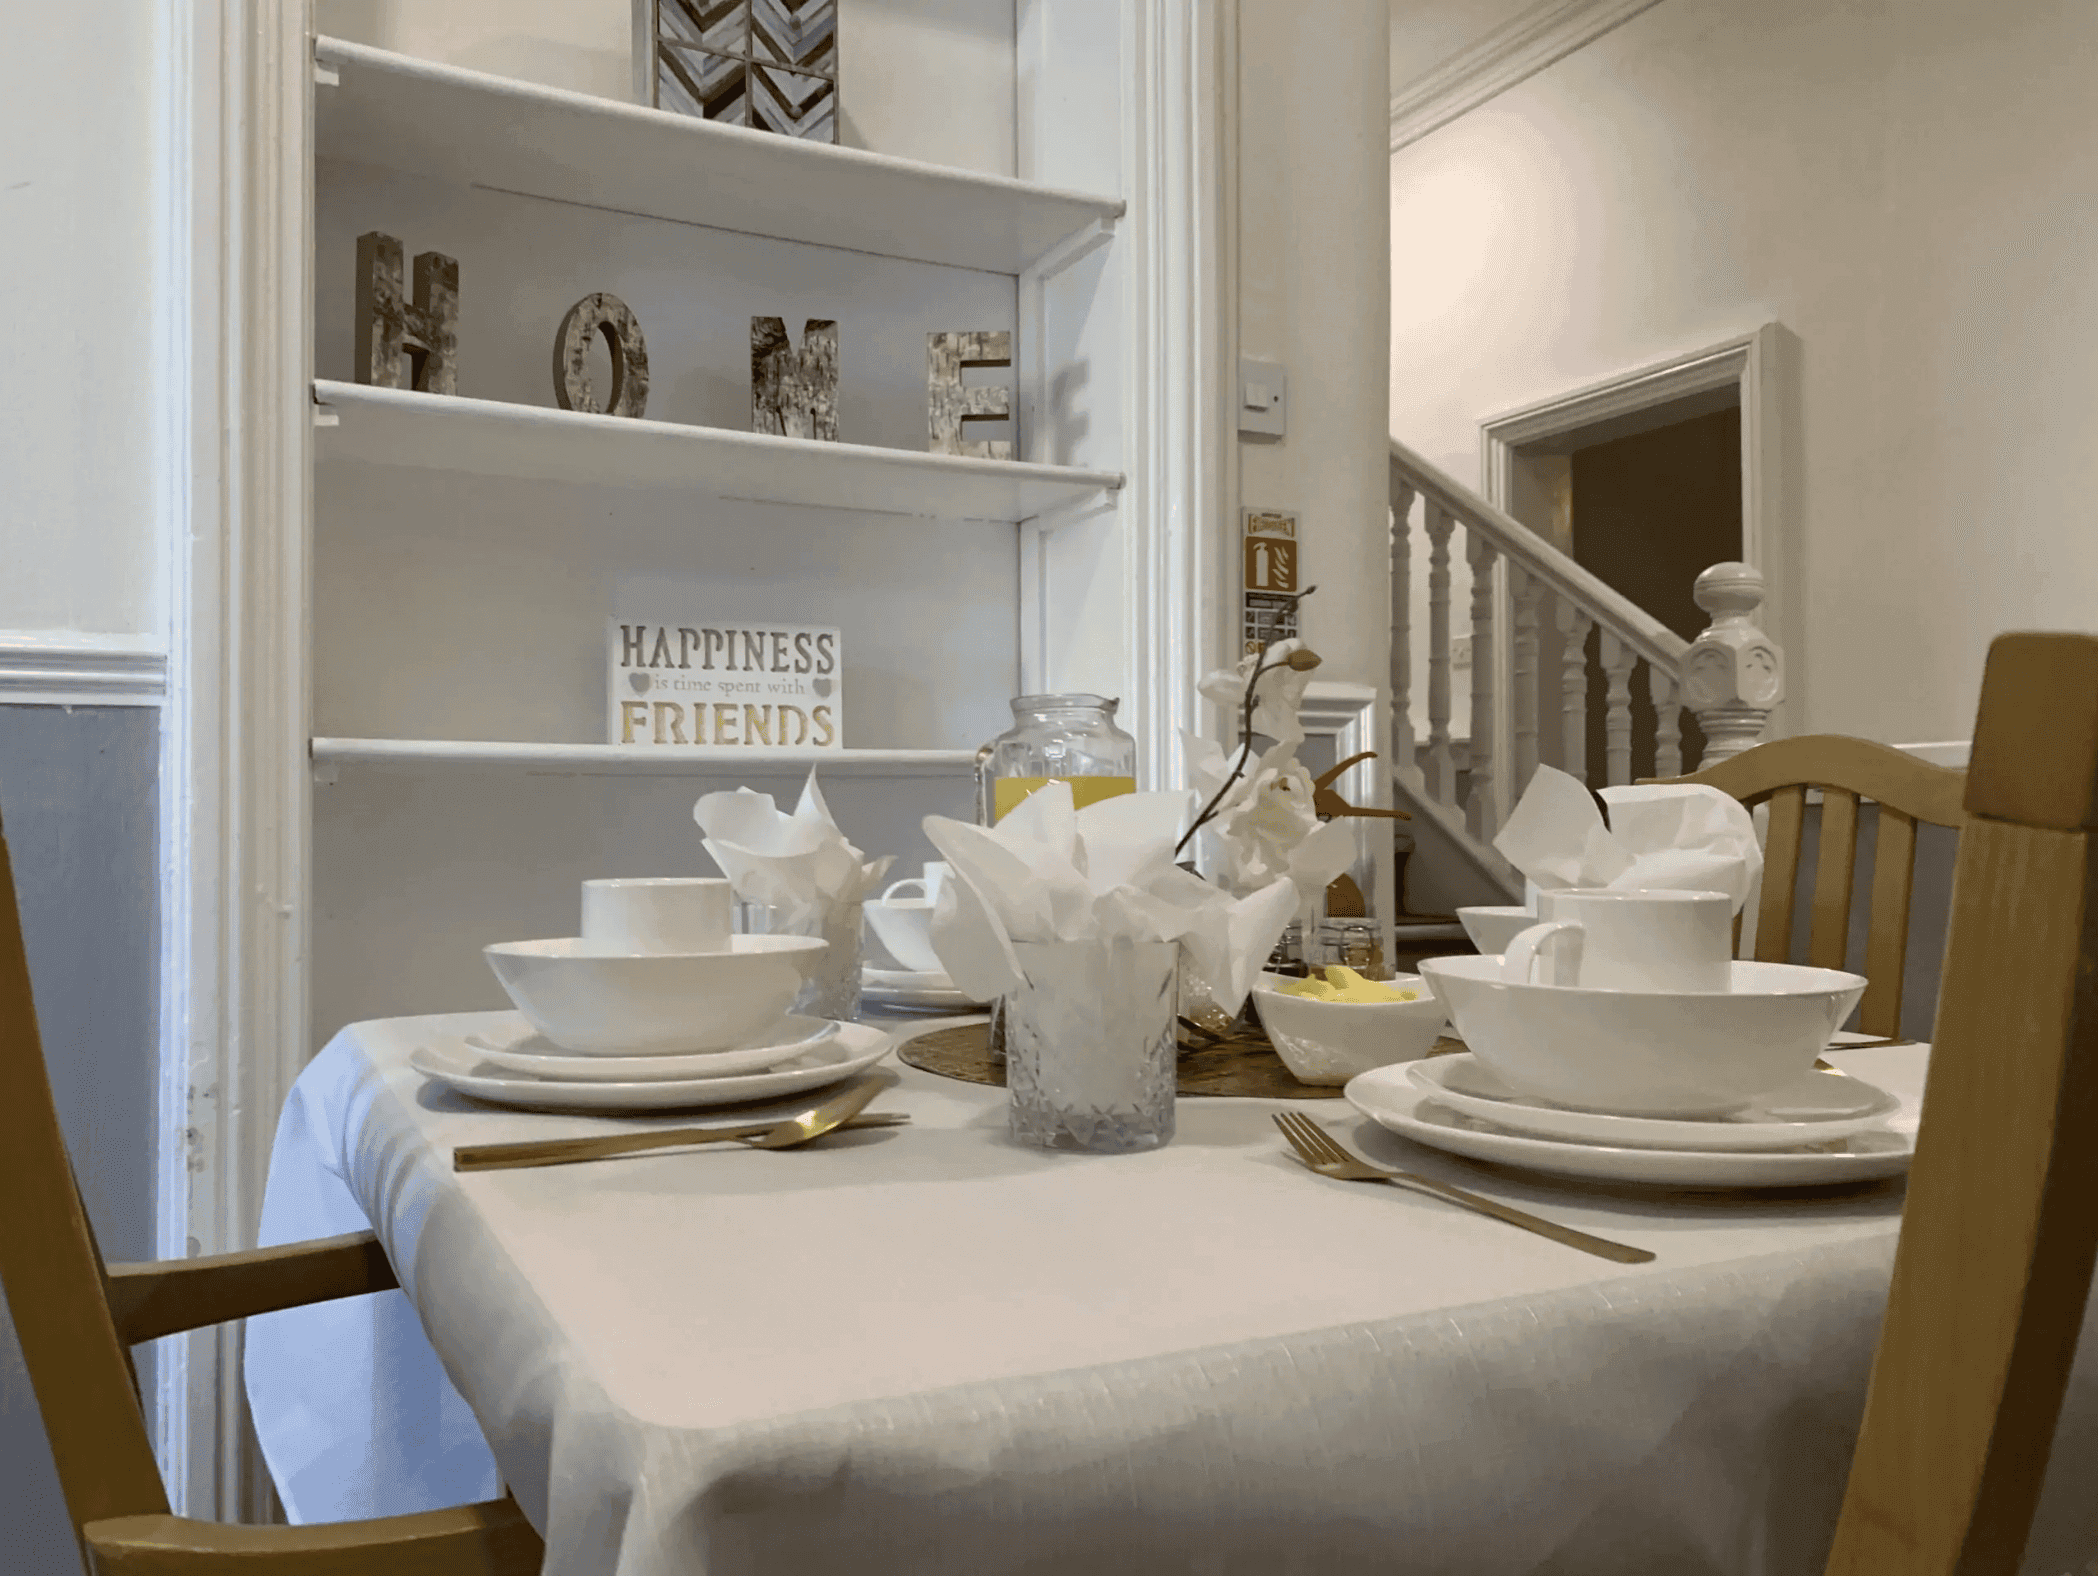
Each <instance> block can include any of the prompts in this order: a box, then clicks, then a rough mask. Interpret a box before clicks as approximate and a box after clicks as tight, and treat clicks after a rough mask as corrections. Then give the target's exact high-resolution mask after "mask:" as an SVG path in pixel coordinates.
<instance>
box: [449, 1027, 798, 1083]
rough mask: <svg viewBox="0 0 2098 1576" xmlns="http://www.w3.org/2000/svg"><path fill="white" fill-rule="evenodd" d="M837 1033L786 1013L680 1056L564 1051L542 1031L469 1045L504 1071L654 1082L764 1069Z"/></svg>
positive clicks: (471, 1037)
mask: <svg viewBox="0 0 2098 1576" xmlns="http://www.w3.org/2000/svg"><path fill="white" fill-rule="evenodd" d="M837 1032H838V1025H837V1024H836V1023H835V1022H833V1021H832V1020H831V1019H829V1018H802V1017H794V1016H791V1015H790V1016H788V1017H785V1018H782V1019H780V1021H779V1022H778V1023H776V1024H774V1025H773V1027H772V1030H771V1032H770V1033H768V1034H764V1035H761V1036H759V1038H758V1039H757V1040H756V1041H754V1042H753V1043H751V1044H749V1045H739V1046H737V1047H736V1048H735V1049H733V1050H727V1051H688V1052H686V1053H685V1054H684V1055H682V1056H578V1055H576V1054H575V1053H574V1052H572V1051H564V1050H563V1049H562V1048H561V1047H560V1046H558V1045H556V1044H554V1042H553V1041H552V1040H549V1039H548V1038H547V1037H546V1036H545V1035H543V1034H528V1035H526V1036H525V1037H524V1038H523V1039H521V1040H513V1041H511V1042H510V1043H509V1044H508V1045H495V1044H492V1043H490V1042H489V1041H487V1040H483V1039H480V1038H478V1037H477V1036H474V1035H468V1036H467V1037H466V1048H467V1049H468V1050H469V1051H472V1052H473V1053H475V1054H476V1055H478V1056H479V1057H480V1058H481V1060H483V1061H485V1062H493V1063H494V1064H495V1065H496V1066H498V1067H500V1068H502V1069H503V1070H504V1071H505V1072H513V1073H529V1074H530V1075H532V1076H533V1077H535V1078H561V1079H567V1080H570V1081H572V1082H578V1083H654V1082H657V1081H659V1080H662V1079H666V1078H668V1079H683V1080H687V1081H689V1080H691V1079H694V1078H732V1077H735V1076H737V1075H739V1074H742V1073H760V1072H763V1071H765V1070H766V1069H767V1068H769V1067H777V1066H779V1064H780V1063H781V1062H784V1061H787V1060H789V1059H790V1058H792V1057H795V1056H799V1055H800V1054H801V1053H802V1052H804V1051H808V1050H813V1049H814V1048H815V1047H816V1046H817V1045H818V1044H820V1043H821V1042H822V1041H824V1040H827V1039H829V1038H830V1037H831V1036H832V1035H834V1034H836V1033H837Z"/></svg>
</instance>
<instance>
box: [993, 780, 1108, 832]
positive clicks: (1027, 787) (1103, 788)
mask: <svg viewBox="0 0 2098 1576" xmlns="http://www.w3.org/2000/svg"><path fill="white" fill-rule="evenodd" d="M1058 782H1062V783H1069V784H1070V785H1071V802H1072V803H1073V804H1074V805H1076V806H1077V807H1078V808H1079V809H1081V810H1083V809H1084V808H1085V807H1086V806H1087V805H1089V804H1098V803H1099V802H1100V801H1101V800H1102V799H1112V798H1114V797H1115V795H1117V794H1124V793H1135V792H1136V779H1135V778H1134V777H997V778H993V779H992V781H991V819H992V820H993V821H1002V820H1004V819H1005V817H1006V814H1007V812H1008V811H1010V810H1011V809H1012V807H1013V806H1014V805H1016V804H1018V803H1019V802H1020V801H1021V800H1022V799H1025V798H1026V797H1027V796H1028V795H1029V794H1031V793H1033V792H1034V791H1035V790H1036V789H1037V788H1045V787H1047V786H1048V785H1049V784H1050V783H1058Z"/></svg>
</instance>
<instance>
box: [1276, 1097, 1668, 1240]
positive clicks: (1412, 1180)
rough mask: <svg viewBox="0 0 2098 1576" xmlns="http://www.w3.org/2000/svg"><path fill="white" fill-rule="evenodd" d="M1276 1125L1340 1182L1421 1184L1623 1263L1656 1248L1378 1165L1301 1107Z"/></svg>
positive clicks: (1300, 1152)
mask: <svg viewBox="0 0 2098 1576" xmlns="http://www.w3.org/2000/svg"><path fill="white" fill-rule="evenodd" d="M1275 1125H1276V1126H1277V1127H1279V1128H1281V1129H1282V1136H1283V1137H1284V1138H1286V1139H1288V1140H1289V1146H1290V1148H1292V1149H1294V1150H1295V1151H1296V1153H1297V1158H1298V1159H1299V1160H1301V1161H1303V1162H1304V1164H1305V1165H1307V1166H1309V1167H1310V1168H1311V1169H1312V1170H1314V1171H1316V1172H1317V1173H1318V1174H1319V1175H1320V1176H1322V1177H1331V1178H1333V1179H1334V1180H1335V1181H1336V1182H1389V1183H1391V1184H1392V1185H1393V1186H1394V1187H1412V1188H1419V1189H1421V1190H1423V1191H1425V1192H1428V1193H1433V1194H1434V1195H1435V1196H1436V1197H1438V1198H1446V1199H1448V1200H1449V1201H1450V1202H1451V1203H1453V1204H1462V1205H1464V1206H1465V1207H1466V1208H1467V1209H1475V1210H1477V1211H1479V1213H1481V1214H1482V1215H1491V1216H1492V1217H1493V1218H1494V1219H1495V1220H1505V1221H1506V1222H1507V1223H1508V1224H1509V1225H1511V1226H1520V1227H1522V1228H1523V1230H1525V1231H1534V1232H1536V1233H1537V1235H1538V1236H1540V1237H1549V1238H1551V1240H1552V1241H1554V1242H1557V1243H1561V1244H1563V1245H1564V1246H1566V1247H1569V1248H1579V1249H1580V1250H1581V1251H1582V1252H1583V1253H1593V1254H1594V1255H1595V1256H1596V1257H1597V1258H1603V1259H1614V1260H1616V1261H1617V1262H1618V1263H1619V1264H1645V1263H1648V1262H1650V1261H1651V1260H1652V1258H1653V1254H1651V1253H1649V1252H1648V1251H1647V1250H1646V1249H1645V1248H1633V1247H1627V1246H1626V1245H1625V1244H1624V1243H1622V1242H1612V1241H1610V1240H1609V1239H1608V1238H1606V1237H1591V1236H1590V1235H1589V1234H1588V1233H1587V1232H1585V1231H1576V1230H1574V1229H1573V1228H1572V1227H1571V1226H1561V1225H1557V1224H1554V1223H1553V1222H1552V1221H1549V1220H1540V1219H1539V1218H1538V1217H1537V1216H1535V1215H1531V1214H1526V1213H1525V1212H1524V1211H1522V1210H1519V1209H1511V1208H1510V1207H1509V1206H1508V1205H1506V1204H1501V1203H1496V1202H1495V1201H1494V1200H1493V1199H1490V1198H1482V1197H1481V1196H1480V1195H1479V1194H1477V1193H1468V1192H1466V1191H1465V1190H1464V1189H1463V1188H1461V1187H1452V1186H1450V1184H1449V1183H1447V1182H1440V1181H1437V1180H1436V1179H1435V1178H1434V1177H1429V1176H1422V1175H1421V1174H1420V1173H1419V1172H1417V1171H1390V1170H1387V1169H1385V1168H1384V1167H1383V1166H1373V1165H1371V1164H1370V1163H1369V1162H1368V1161H1366V1160H1358V1159H1356V1158H1355V1156H1353V1155H1351V1154H1350V1153H1348V1151H1347V1150H1345V1149H1343V1148H1341V1146H1340V1145H1339V1143H1337V1142H1336V1141H1335V1140H1334V1138H1333V1137H1332V1135H1331V1134H1329V1133H1328V1132H1327V1131H1326V1130H1325V1129H1324V1128H1323V1127H1321V1126H1319V1125H1318V1123H1316V1122H1314V1121H1312V1120H1311V1118H1309V1117H1308V1116H1304V1115H1302V1114H1301V1113H1299V1112H1296V1111H1277V1112H1276V1113H1275Z"/></svg>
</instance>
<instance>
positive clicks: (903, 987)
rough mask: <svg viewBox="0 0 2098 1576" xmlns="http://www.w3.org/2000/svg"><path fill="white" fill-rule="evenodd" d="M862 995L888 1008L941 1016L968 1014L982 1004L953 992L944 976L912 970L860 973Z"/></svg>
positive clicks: (955, 991)
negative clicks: (943, 1014) (921, 1010)
mask: <svg viewBox="0 0 2098 1576" xmlns="http://www.w3.org/2000/svg"><path fill="white" fill-rule="evenodd" d="M860 994H861V995H863V996H872V997H874V998H876V999H877V1000H878V1001H880V1002H881V1003H883V1004H884V1005H888V1006H895V1007H916V1008H920V1009H926V1010H933V1011H940V1012H969V1011H973V1010H978V1009H981V1008H982V1006H983V1003H982V1002H980V1001H972V1000H971V999H970V998H969V997H967V996H965V995H963V994H962V993H961V992H960V991H958V990H956V989H955V988H954V981H953V980H951V979H949V978H948V977H947V976H946V975H945V974H941V973H936V972H926V973H920V972H918V971H916V970H913V969H877V968H863V969H861V970H860Z"/></svg>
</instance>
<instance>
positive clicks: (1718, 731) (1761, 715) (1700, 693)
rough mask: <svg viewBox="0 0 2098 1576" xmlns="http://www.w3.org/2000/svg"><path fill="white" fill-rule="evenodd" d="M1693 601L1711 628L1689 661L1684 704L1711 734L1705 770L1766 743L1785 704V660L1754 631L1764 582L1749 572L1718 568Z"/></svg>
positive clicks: (1741, 567)
mask: <svg viewBox="0 0 2098 1576" xmlns="http://www.w3.org/2000/svg"><path fill="white" fill-rule="evenodd" d="M1691 594H1692V595H1694V596H1695V597H1696V598H1697V605H1698V606H1699V607H1701V608H1703V609H1704V610H1705V611H1706V612H1707V613H1710V614H1711V615H1712V623H1711V625H1710V627H1709V628H1707V629H1706V630H1705V632H1704V633H1703V634H1702V635H1699V636H1698V637H1697V639H1696V640H1695V641H1693V642H1691V645H1690V649H1689V650H1688V651H1686V652H1684V653H1683V666H1682V678H1683V704H1685V705H1686V706H1688V707H1689V708H1690V709H1691V710H1692V711H1693V712H1695V713H1697V722H1698V726H1699V727H1701V728H1703V729H1704V730H1705V753H1704V758H1703V759H1702V760H1700V761H1699V762H1698V766H1699V768H1700V769H1702V768H1704V767H1706V766H1711V765H1713V764H1714V763H1716V762H1719V761H1723V760H1726V759H1727V758H1728V757H1729V756H1734V755H1739V754H1740V753H1741V752H1742V751H1743V750H1745V749H1747V748H1749V747H1750V746H1751V745H1753V744H1755V743H1756V742H1757V741H1758V740H1759V739H1761V738H1762V737H1763V725H1764V724H1765V723H1767V722H1768V721H1769V720H1770V713H1771V711H1772V710H1773V709H1774V708H1775V707H1776V705H1777V703H1778V702H1779V701H1781V700H1783V699H1784V698H1785V657H1784V653H1783V652H1781V651H1779V650H1778V648H1777V644H1776V642H1774V641H1773V640H1771V638H1770V637H1769V636H1768V635H1766V634H1764V633H1763V631H1762V630H1761V629H1759V628H1757V627H1756V622H1755V614H1756V610H1757V609H1758V608H1760V607H1761V606H1762V605H1763V574H1762V571H1761V570H1759V569H1755V568H1753V567H1751V566H1750V565H1748V564H1714V565H1713V566H1712V567H1711V568H1710V569H1707V570H1706V571H1705V572H1704V573H1703V574H1701V575H1699V576H1698V577H1697V584H1696V586H1695V588H1694V589H1693V591H1692V593H1691Z"/></svg>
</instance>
